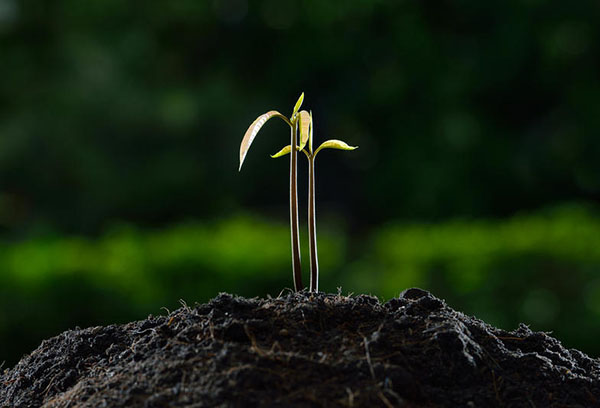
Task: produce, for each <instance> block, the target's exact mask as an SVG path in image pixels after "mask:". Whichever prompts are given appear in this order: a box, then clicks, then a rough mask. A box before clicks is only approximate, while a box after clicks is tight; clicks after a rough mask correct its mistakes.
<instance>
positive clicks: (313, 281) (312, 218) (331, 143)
mask: <svg viewBox="0 0 600 408" xmlns="http://www.w3.org/2000/svg"><path fill="white" fill-rule="evenodd" d="M302 124H303V125H304V124H306V127H304V126H301V127H300V136H301V139H304V136H305V135H306V137H307V139H308V150H306V149H305V148H304V147H305V144H304V145H303V144H301V145H300V146H297V147H294V146H293V144H291V145H287V146H286V147H284V148H283V149H281V150H280V151H279V152H277V153H275V154H274V155H272V156H271V157H272V158H277V157H282V156H285V155H286V154H289V153H290V152H291V153H292V155H294V153H295V150H296V149H297V150H300V151H302V152H303V153H304V154H305V155H306V158H307V159H308V238H309V254H310V291H311V292H318V291H319V259H318V256H317V225H316V223H317V221H316V211H315V159H316V157H317V154H318V153H319V152H320V151H321V150H323V149H338V150H354V149H356V148H358V146H348V144H346V142H342V141H341V140H337V139H332V140H327V141H325V142H323V143H321V145H320V146H319V147H318V148H317V149H316V150H314V151H313V132H314V126H313V120H312V112H311V113H310V114H309V116H308V121H303V122H302ZM303 132H306V133H303Z"/></svg>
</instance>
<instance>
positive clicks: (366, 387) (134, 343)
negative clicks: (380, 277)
mask: <svg viewBox="0 0 600 408" xmlns="http://www.w3.org/2000/svg"><path fill="white" fill-rule="evenodd" d="M37 406H42V407H47V408H50V407H56V408H58V407H253V406H261V407H290V406H299V407H312V406H314V407H319V406H324V407H600V360H598V359H592V358H590V357H588V356H586V355H585V354H583V353H581V352H579V351H577V350H567V349H565V348H563V347H562V346H561V344H560V342H559V341H558V340H556V339H554V338H552V337H550V336H548V335H546V334H544V333H539V332H532V331H531V330H529V329H528V328H527V327H526V326H520V327H519V328H518V329H517V330H516V331H512V332H507V331H503V330H499V329H496V328H494V327H491V326H489V325H487V324H485V323H483V322H482V321H480V320H477V319H475V318H472V317H468V316H465V315H464V314H462V313H460V312H457V311H454V310H453V309H451V308H449V307H448V306H446V304H445V303H444V302H443V301H442V300H440V299H437V298H435V297H434V296H432V295H431V294H429V293H428V292H425V291H423V290H420V289H409V290H407V291H405V292H403V293H402V294H401V295H400V297H399V298H395V299H392V300H390V301H388V302H387V303H384V304H382V303H380V302H379V301H378V300H377V299H376V298H374V297H370V296H364V295H361V296H355V297H346V296H341V295H332V294H323V293H319V294H309V293H304V292H302V293H294V294H289V295H287V296H283V297H279V298H276V299H245V298H240V297H234V296H231V295H228V294H221V295H219V296H218V297H216V298H215V299H213V300H212V301H210V302H209V303H207V304H203V305H198V306H196V307H194V308H188V307H182V308H180V309H178V310H176V311H174V312H172V313H170V314H169V315H168V316H159V317H153V316H150V317H148V319H146V320H143V321H139V322H132V323H128V324H125V325H111V326H107V327H93V328H88V329H84V330H71V331H67V332H64V333H62V334H61V335H59V336H57V337H54V338H52V339H49V340H46V341H44V342H43V343H42V344H41V345H40V346H39V348H38V349H37V350H35V351H34V352H32V353H31V354H30V355H28V356H25V357H24V358H23V359H22V360H21V361H20V362H19V363H18V364H17V365H16V366H15V367H14V368H12V369H9V370H5V371H4V372H3V373H2V374H0V407H2V408H4V407H11V408H12V407H37Z"/></svg>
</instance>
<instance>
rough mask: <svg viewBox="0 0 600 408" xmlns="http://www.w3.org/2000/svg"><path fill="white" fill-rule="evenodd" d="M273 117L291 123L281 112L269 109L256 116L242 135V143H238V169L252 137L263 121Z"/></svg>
mask: <svg viewBox="0 0 600 408" xmlns="http://www.w3.org/2000/svg"><path fill="white" fill-rule="evenodd" d="M273 117H279V118H281V119H283V120H284V121H285V122H286V123H287V124H288V125H291V123H290V122H289V120H288V119H287V118H286V117H285V116H283V115H282V114H281V113H279V112H277V111H274V110H272V111H269V112H267V113H265V114H262V115H260V116H259V117H258V118H256V120H255V121H254V122H252V124H251V125H250V127H249V128H248V130H246V134H245V135H244V138H243V139H242V144H241V145H240V168H239V170H242V164H243V163H244V159H245V158H246V154H247V153H248V149H250V145H251V144H252V142H253V141H254V138H255V137H256V135H257V134H258V131H259V130H260V129H261V128H262V127H263V125H264V124H265V123H267V121H268V120H269V119H271V118H273Z"/></svg>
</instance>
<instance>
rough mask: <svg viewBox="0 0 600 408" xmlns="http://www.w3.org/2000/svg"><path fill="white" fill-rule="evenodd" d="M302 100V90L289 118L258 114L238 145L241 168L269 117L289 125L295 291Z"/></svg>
mask: <svg viewBox="0 0 600 408" xmlns="http://www.w3.org/2000/svg"><path fill="white" fill-rule="evenodd" d="M302 101H304V92H303V93H302V95H300V98H298V101H297V102H296V105H295V106H294V110H293V111H292V116H290V118H289V119H288V118H286V117H285V116H283V115H282V114H281V113H279V112H277V111H274V110H272V111H269V112H267V113H265V114H263V115H260V116H259V117H258V118H256V120H255V121H254V122H252V124H251V125H250V127H249V128H248V130H247V131H246V134H245V135H244V138H243V139H242V144H241V145H240V168H239V170H240V171H241V170H242V164H243V163H244V159H245V158H246V154H247V153H248V149H249V148H250V145H251V144H252V142H253V141H254V139H255V138H256V135H257V134H258V132H259V131H260V129H261V128H262V127H263V125H264V124H265V123H266V122H267V121H268V120H269V119H271V118H274V117H277V118H280V119H282V120H283V121H284V122H285V123H287V124H288V125H289V126H290V129H291V132H290V133H291V136H290V137H291V143H290V145H291V146H292V147H293V149H294V150H293V153H292V154H291V155H290V230H291V234H292V273H293V276H294V288H295V290H296V291H299V290H302V289H303V288H304V286H303V285H302V270H301V265H300V233H299V229H298V187H297V184H298V183H297V176H296V169H297V167H298V166H297V161H298V159H297V150H302V149H303V148H304V146H305V145H306V142H307V139H308V132H305V131H304V129H305V128H306V129H308V123H309V121H310V117H309V115H308V112H306V111H299V109H300V106H302ZM298 128H300V133H301V137H300V144H299V145H298Z"/></svg>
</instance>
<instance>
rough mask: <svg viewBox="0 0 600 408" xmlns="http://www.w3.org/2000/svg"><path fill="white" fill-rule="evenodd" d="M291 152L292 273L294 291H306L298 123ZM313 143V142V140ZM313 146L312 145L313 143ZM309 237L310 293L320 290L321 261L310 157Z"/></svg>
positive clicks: (313, 161) (292, 127)
mask: <svg viewBox="0 0 600 408" xmlns="http://www.w3.org/2000/svg"><path fill="white" fill-rule="evenodd" d="M291 125H292V126H291V143H290V146H291V150H290V226H291V233H292V273H293V275H294V289H295V290H296V291H300V290H302V289H304V285H302V265H301V261H300V230H299V227H298V177H297V170H298V149H297V146H298V138H297V136H298V122H295V123H293V124H291ZM311 142H312V140H311ZM311 144H312V143H311ZM307 157H308V236H309V255H310V291H311V292H318V290H319V260H318V257H317V231H316V213H315V158H314V156H308V155H307Z"/></svg>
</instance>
